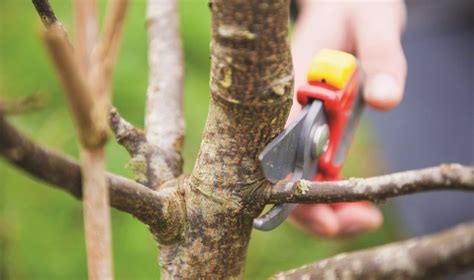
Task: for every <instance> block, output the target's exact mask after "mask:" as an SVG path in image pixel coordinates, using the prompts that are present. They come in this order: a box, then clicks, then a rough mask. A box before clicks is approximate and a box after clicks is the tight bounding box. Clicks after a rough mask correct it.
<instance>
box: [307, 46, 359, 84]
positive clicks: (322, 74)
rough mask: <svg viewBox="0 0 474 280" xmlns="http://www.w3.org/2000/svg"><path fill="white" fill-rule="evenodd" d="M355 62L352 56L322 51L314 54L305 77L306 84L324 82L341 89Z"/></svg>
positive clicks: (328, 50)
mask: <svg viewBox="0 0 474 280" xmlns="http://www.w3.org/2000/svg"><path fill="white" fill-rule="evenodd" d="M356 65H357V62H356V59H355V57H354V56H353V55H352V54H349V53H346V52H342V51H336V50H330V49H322V50H320V51H319V52H317V53H316V55H315V56H314V58H313V60H312V61H311V66H310V67H309V72H308V75H307V80H308V82H325V83H327V84H329V85H331V86H334V87H336V88H337V89H342V88H344V86H345V85H346V84H347V82H348V81H349V79H350V78H351V75H352V73H353V72H354V69H355V68H356Z"/></svg>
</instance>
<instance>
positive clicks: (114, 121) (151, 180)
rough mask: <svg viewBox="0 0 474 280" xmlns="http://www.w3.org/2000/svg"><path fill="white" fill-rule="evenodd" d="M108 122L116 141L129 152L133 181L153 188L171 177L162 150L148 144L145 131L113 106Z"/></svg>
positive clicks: (156, 187) (171, 174)
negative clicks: (136, 126) (124, 117)
mask: <svg viewBox="0 0 474 280" xmlns="http://www.w3.org/2000/svg"><path fill="white" fill-rule="evenodd" d="M109 123H110V127H111V129H112V130H113V131H114V133H115V136H116V138H117V141H118V143H119V144H120V145H122V146H124V147H125V149H126V150H127V151H128V152H129V154H130V156H131V157H132V159H131V160H130V163H129V166H130V167H131V169H132V170H133V172H134V174H135V181H137V182H139V183H140V184H143V185H145V186H147V187H149V188H151V189H153V190H156V189H158V187H159V186H161V185H162V184H163V183H165V182H166V181H169V180H171V179H173V177H174V176H173V173H172V172H171V170H170V169H169V167H168V165H167V164H166V162H165V160H164V156H163V152H162V151H161V150H160V148H158V147H157V146H155V145H153V144H150V143H149V142H148V141H147V139H146V137H145V133H144V132H143V131H142V130H141V129H138V128H135V127H134V126H133V125H132V124H131V123H129V122H127V121H126V120H124V119H122V118H121V117H120V115H119V113H118V112H117V110H116V109H115V108H114V109H112V110H111V111H110V115H109Z"/></svg>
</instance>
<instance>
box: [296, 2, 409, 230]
mask: <svg viewBox="0 0 474 280" xmlns="http://www.w3.org/2000/svg"><path fill="white" fill-rule="evenodd" d="M298 4H299V7H300V14H299V16H298V20H297V22H296V25H295V31H294V34H293V40H292V53H293V65H294V74H295V89H297V88H298V87H299V86H301V85H302V84H304V83H305V81H306V72H307V69H308V68H309V63H310V61H311V58H312V57H313V55H314V54H315V53H316V52H317V51H318V50H319V49H322V48H331V49H338V50H343V51H346V52H351V53H354V54H355V55H356V56H357V57H358V59H359V60H360V64H361V66H362V69H363V70H364V73H365V85H364V98H365V101H366V103H367V104H368V105H369V106H371V107H373V108H375V109H377V110H389V109H391V108H393V107H395V106H396V105H398V104H399V103H400V101H401V100H402V97H403V90H404V85H405V77H406V60H405V55H404V53H403V49H402V47H401V43H400V37H401V33H402V31H403V28H404V26H405V20H406V11H405V4H404V2H403V1H401V0H379V1H368V0H365V1H364V0H340V1H332V0H300V1H299V2H298ZM300 111H301V105H300V104H299V103H298V102H297V101H296V99H294V100H293V106H292V108H291V112H290V116H289V118H288V121H291V120H292V119H293V118H294V117H295V116H296V115H297V114H298V113H299V112H300ZM292 219H293V221H295V222H296V223H297V224H298V225H299V226H300V227H302V228H303V229H304V230H306V231H309V232H310V233H313V234H315V235H318V236H325V237H338V236H348V235H354V234H358V233H361V232H365V231H370V230H375V229H377V228H378V227H380V225H381V224H382V222H383V217H382V214H381V213H380V211H379V210H378V209H377V208H376V207H375V206H374V205H372V204H370V203H365V202H363V203H359V202H356V203H347V204H344V205H338V206H337V207H336V205H331V204H306V205H299V206H298V207H296V208H295V210H294V211H293V213H292Z"/></svg>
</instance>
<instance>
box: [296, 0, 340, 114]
mask: <svg viewBox="0 0 474 280" xmlns="http://www.w3.org/2000/svg"><path fill="white" fill-rule="evenodd" d="M345 18H346V17H345V14H344V5H343V3H337V2H329V1H306V3H305V4H302V7H301V14H300V15H299V17H298V21H297V22H296V25H295V29H294V32H293V36H292V57H293V67H294V78H295V82H294V89H295V90H296V89H298V88H299V87H300V86H301V85H303V84H304V83H305V82H306V73H307V72H308V69H309V65H310V63H311V60H312V58H313V56H314V54H315V53H316V52H317V51H318V50H320V49H322V48H333V49H340V50H347V49H348V46H347V40H346V39H347V36H346V34H347V32H346V31H347V30H346V23H347V22H346V20H345ZM294 97H295V98H294V99H293V106H292V108H291V111H290V117H289V118H288V120H289V122H290V121H291V120H292V119H294V117H295V116H296V115H297V114H298V113H299V112H300V111H301V105H300V104H299V103H298V102H297V101H296V95H295V96H294Z"/></svg>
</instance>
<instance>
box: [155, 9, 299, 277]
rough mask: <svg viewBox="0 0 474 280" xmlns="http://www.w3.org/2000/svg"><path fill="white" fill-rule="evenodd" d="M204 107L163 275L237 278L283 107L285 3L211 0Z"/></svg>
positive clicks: (288, 70) (288, 87) (286, 100)
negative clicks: (264, 158)
mask: <svg viewBox="0 0 474 280" xmlns="http://www.w3.org/2000/svg"><path fill="white" fill-rule="evenodd" d="M210 8H211V11H212V43H211V83H210V87H211V102H210V106H209V114H208V119H207V123H206V127H205V131H204V134H203V140H202V143H201V149H200V153H199V155H198V159H197V161H196V166H195V168H194V170H193V172H192V174H191V175H190V176H188V177H185V178H184V179H182V180H180V182H181V183H180V184H179V185H178V186H177V187H178V188H180V190H181V193H182V194H183V199H184V200H185V203H184V204H185V205H186V210H185V211H186V221H185V222H184V224H185V228H184V229H183V232H182V235H181V236H180V237H179V238H178V239H177V240H176V241H175V242H172V243H171V244H161V245H160V248H161V261H160V264H161V266H162V275H163V277H164V278H165V279H166V278H186V279H198V278H209V277H212V278H219V279H222V278H242V275H243V271H244V264H245V258H246V252H247V246H248V242H249V239H250V233H251V230H252V223H253V219H254V218H255V217H256V216H257V215H258V214H259V213H260V212H261V210H262V208H263V206H264V202H263V201H262V199H260V196H259V195H258V194H259V192H260V190H261V189H262V187H263V185H264V184H265V177H264V176H263V174H262V172H261V170H260V168H259V165H258V160H257V156H258V154H259V152H260V151H261V150H262V149H263V147H264V146H265V145H266V144H267V143H268V142H269V141H270V140H271V139H272V138H273V137H274V136H275V135H276V134H277V133H279V132H280V131H281V129H282V128H283V126H284V124H285V121H286V118H287V116H288V111H289V108H290V105H291V95H292V84H293V77H292V65H291V56H290V48H289V42H288V14H289V3H288V1H275V0H266V1H261V0H253V1H228V0H225V1H224V0H220V1H212V2H210Z"/></svg>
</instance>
